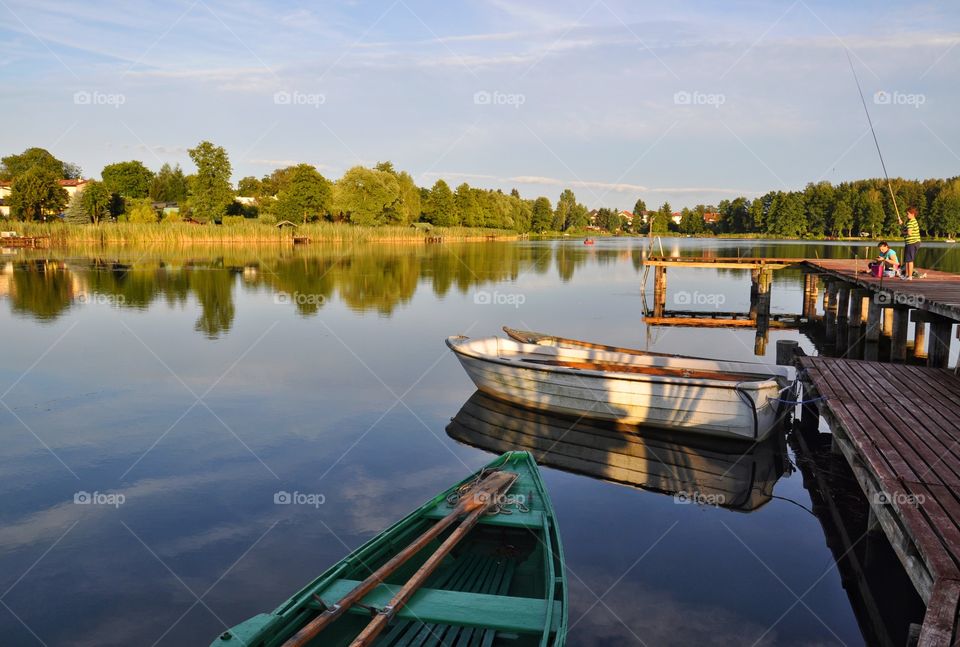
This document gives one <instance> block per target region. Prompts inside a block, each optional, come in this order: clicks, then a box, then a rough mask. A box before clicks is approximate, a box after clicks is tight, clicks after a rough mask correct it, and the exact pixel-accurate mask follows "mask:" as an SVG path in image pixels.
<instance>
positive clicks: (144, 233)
mask: <svg viewBox="0 0 960 647" xmlns="http://www.w3.org/2000/svg"><path fill="white" fill-rule="evenodd" d="M4 226H5V227H6V228H8V229H11V230H14V231H16V232H17V233H18V234H19V235H21V236H47V237H49V238H50V243H51V244H52V245H71V244H88V245H89V244H97V245H127V244H130V245H133V244H146V243H150V244H153V243H162V244H181V245H182V244H209V243H216V244H222V243H231V244H258V245H259V244H263V245H289V244H292V243H293V237H294V236H298V237H300V236H305V237H307V238H309V239H310V242H338V243H366V242H423V241H424V240H426V239H428V238H429V239H436V238H441V239H443V240H444V241H468V240H486V239H488V238H490V237H496V238H501V239H513V238H516V237H517V233H516V232H513V231H506V230H500V229H478V228H471V227H434V228H433V229H430V230H424V229H417V228H414V227H402V226H389V225H385V226H382V227H360V226H356V225H350V224H345V223H332V222H317V223H308V224H305V225H300V226H299V227H297V228H296V229H293V228H284V229H282V230H281V229H277V227H276V226H274V225H268V224H265V223H259V222H242V223H235V224H229V225H213V224H208V225H196V224H190V223H156V224H153V223H125V222H116V223H104V224H100V225H92V224H91V225H73V224H67V223H30V222H17V223H9V224H7V225H4Z"/></svg>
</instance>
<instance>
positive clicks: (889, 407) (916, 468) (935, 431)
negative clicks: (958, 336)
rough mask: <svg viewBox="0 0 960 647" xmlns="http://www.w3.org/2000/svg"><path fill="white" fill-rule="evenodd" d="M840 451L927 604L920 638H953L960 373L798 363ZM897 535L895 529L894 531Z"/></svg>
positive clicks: (959, 516)
mask: <svg viewBox="0 0 960 647" xmlns="http://www.w3.org/2000/svg"><path fill="white" fill-rule="evenodd" d="M800 365H801V368H802V369H804V370H805V376H804V378H803V379H804V381H805V383H806V384H807V385H808V386H809V387H811V390H812V391H815V392H816V393H818V394H819V395H821V396H823V397H824V398H825V400H824V401H823V404H822V406H821V411H823V412H825V413H827V414H828V415H829V417H831V418H832V420H833V422H834V430H833V431H834V436H835V439H836V441H837V443H838V446H839V448H840V449H841V452H842V453H843V454H844V456H846V457H847V461H848V463H850V467H851V469H852V470H853V472H854V474H855V475H856V476H857V480H858V481H859V482H860V484H861V487H862V488H863V489H864V492H865V493H866V494H867V497H868V499H870V505H871V509H872V510H873V511H874V513H875V514H876V515H877V517H878V520H879V521H880V523H881V526H882V527H883V528H884V531H885V532H886V533H887V535H888V538H889V539H890V542H891V545H893V546H894V549H895V551H896V552H897V554H898V556H899V557H900V559H901V561H902V562H903V563H904V567H905V568H906V570H907V572H908V574H910V576H911V579H913V581H914V584H915V586H916V587H917V590H918V592H919V593H920V595H921V597H923V599H924V601H925V602H926V604H927V614H926V618H925V620H924V626H923V628H922V631H921V640H920V644H921V645H927V646H928V647H931V646H933V645H950V644H953V640H954V636H955V635H956V634H957V627H958V621H960V617H958V612H960V377H957V376H956V375H955V374H954V373H953V372H952V371H947V370H943V369H929V368H920V367H916V366H903V365H891V364H878V363H875V362H868V361H859V360H847V359H839V358H827V357H805V358H802V359H801V360H800ZM891 535H893V536H891Z"/></svg>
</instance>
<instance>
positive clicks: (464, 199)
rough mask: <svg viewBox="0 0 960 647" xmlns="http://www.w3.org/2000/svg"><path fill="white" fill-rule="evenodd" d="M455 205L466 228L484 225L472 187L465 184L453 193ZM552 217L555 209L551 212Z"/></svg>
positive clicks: (458, 217)
mask: <svg viewBox="0 0 960 647" xmlns="http://www.w3.org/2000/svg"><path fill="white" fill-rule="evenodd" d="M453 203H454V205H456V209H457V219H458V220H459V221H460V224H462V225H463V226H464V227H479V226H480V225H481V224H482V223H483V214H482V213H480V207H479V205H478V204H477V200H476V197H475V195H474V193H473V191H472V190H471V189H470V185H469V184H467V183H466V182H464V183H463V184H461V185H460V186H458V187H457V190H456V191H454V193H453ZM550 212H551V215H552V213H553V209H551V210H550Z"/></svg>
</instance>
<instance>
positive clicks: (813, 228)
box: [803, 182, 836, 236]
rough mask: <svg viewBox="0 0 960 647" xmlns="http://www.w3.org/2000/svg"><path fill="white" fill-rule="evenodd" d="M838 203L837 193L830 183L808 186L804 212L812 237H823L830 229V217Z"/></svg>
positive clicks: (810, 184) (804, 198)
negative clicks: (835, 204) (835, 203)
mask: <svg viewBox="0 0 960 647" xmlns="http://www.w3.org/2000/svg"><path fill="white" fill-rule="evenodd" d="M834 202H836V191H835V189H834V188H833V185H832V184H830V183H829V182H818V183H816V184H814V183H812V182H811V183H809V184H807V187H806V189H804V191H803V203H804V211H805V215H806V218H807V232H808V233H809V234H810V235H812V236H823V235H824V234H825V233H826V232H827V231H828V228H829V221H830V216H831V214H832V213H833V205H834Z"/></svg>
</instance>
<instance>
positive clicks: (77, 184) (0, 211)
mask: <svg viewBox="0 0 960 647" xmlns="http://www.w3.org/2000/svg"><path fill="white" fill-rule="evenodd" d="M58 182H59V184H60V186H62V187H63V188H64V189H66V191H67V202H68V203H69V202H70V200H72V199H73V196H74V195H76V194H77V192H78V191H81V190H82V189H83V188H84V187H85V186H86V185H87V183H88V182H90V180H84V179H83V178H79V179H76V180H58ZM12 186H13V182H9V181H8V182H0V216H2V217H3V218H9V217H10V203H9V200H10V190H11V187H12Z"/></svg>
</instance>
